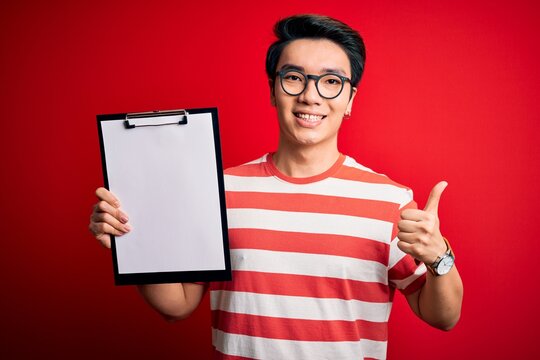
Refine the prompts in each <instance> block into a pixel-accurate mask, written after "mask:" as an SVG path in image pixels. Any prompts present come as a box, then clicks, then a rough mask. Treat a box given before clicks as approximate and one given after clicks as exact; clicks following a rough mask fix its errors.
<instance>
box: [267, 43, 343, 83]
mask: <svg viewBox="0 0 540 360" xmlns="http://www.w3.org/2000/svg"><path fill="white" fill-rule="evenodd" d="M285 65H294V66H297V67H300V68H303V69H304V71H305V72H307V73H310V74H313V73H323V72H326V71H328V70H333V71H334V70H338V71H339V72H342V73H343V75H346V76H350V75H351V64H350V61H349V58H348V57H347V54H346V53H345V51H344V50H343V49H342V48H341V46H339V45H338V44H336V43H335V42H333V41H331V40H327V39H298V40H293V41H291V42H290V43H289V44H287V46H285V48H284V49H283V51H282V53H281V56H280V57H279V61H278V64H277V70H280V69H281V68H282V67H283V66H285Z"/></svg>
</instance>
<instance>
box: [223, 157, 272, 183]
mask: <svg viewBox="0 0 540 360" xmlns="http://www.w3.org/2000/svg"><path fill="white" fill-rule="evenodd" d="M267 158H268V154H264V155H263V156H261V157H259V158H257V159H255V160H252V161H250V162H247V163H244V164H242V165H238V166H233V167H230V168H227V169H225V171H224V173H225V176H226V177H227V176H261V175H262V174H263V173H264V171H265V165H266V162H267Z"/></svg>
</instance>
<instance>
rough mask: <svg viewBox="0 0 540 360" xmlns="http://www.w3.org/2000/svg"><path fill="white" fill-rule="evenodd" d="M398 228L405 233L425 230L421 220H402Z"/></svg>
mask: <svg viewBox="0 0 540 360" xmlns="http://www.w3.org/2000/svg"><path fill="white" fill-rule="evenodd" d="M398 229H399V231H400V232H403V233H415V232H420V231H422V230H423V228H422V226H421V225H420V222H418V221H412V220H401V221H399V222H398Z"/></svg>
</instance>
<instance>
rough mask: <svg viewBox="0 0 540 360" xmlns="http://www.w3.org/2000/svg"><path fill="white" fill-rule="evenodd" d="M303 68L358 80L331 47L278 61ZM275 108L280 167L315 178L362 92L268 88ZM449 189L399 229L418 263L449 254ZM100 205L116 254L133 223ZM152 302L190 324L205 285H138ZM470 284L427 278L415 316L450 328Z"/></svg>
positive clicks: (114, 206) (311, 86) (96, 224)
mask: <svg viewBox="0 0 540 360" xmlns="http://www.w3.org/2000/svg"><path fill="white" fill-rule="evenodd" d="M287 67H294V68H298V69H301V70H302V71H303V72H304V73H306V74H313V75H321V74H323V73H326V72H329V71H330V70H331V71H332V72H338V73H341V74H342V75H343V76H346V77H348V78H350V77H351V67H350V62H349V59H348V57H347V55H346V53H345V52H344V51H343V49H342V48H341V47H340V46H339V45H337V44H335V43H334V42H332V41H329V40H316V39H300V40H295V41H292V42H291V43H290V44H288V45H287V46H286V47H285V48H284V50H283V52H282V54H281V57H280V59H279V62H278V64H277V69H278V70H281V69H283V68H287ZM269 84H270V90H271V97H270V101H271V103H272V105H273V106H274V107H275V108H276V111H277V116H278V121H279V128H280V133H279V145H278V150H277V151H276V153H275V155H274V161H275V164H276V166H277V167H278V169H279V170H280V171H282V172H283V173H284V174H286V175H288V176H293V177H309V176H314V175H318V174H320V173H322V172H324V171H326V170H327V169H328V168H330V167H331V166H332V165H333V164H334V163H335V161H336V160H337V158H338V157H339V151H338V147H337V138H338V131H339V128H340V126H341V123H342V121H343V117H344V115H345V114H349V115H350V113H351V109H352V104H353V101H354V97H355V95H356V88H351V85H350V83H346V84H345V88H344V90H343V92H342V93H341V94H340V95H339V96H338V97H337V98H335V99H324V98H322V97H321V96H320V95H319V94H318V92H317V89H316V87H315V82H314V81H311V80H310V81H308V86H307V88H306V90H305V91H304V92H303V93H302V94H300V95H298V96H291V95H288V94H286V93H285V92H284V91H283V90H282V89H281V86H280V84H279V81H276V82H274V81H273V80H270V81H269ZM299 114H310V115H322V116H323V117H322V118H321V119H317V120H314V121H306V120H305V119H302V116H300V115H299ZM446 186H447V183H446V182H440V183H438V184H437V185H435V187H434V188H433V190H432V192H431V194H430V196H429V199H428V200H427V203H426V206H425V208H424V209H423V210H412V209H407V210H404V211H402V213H401V221H400V222H399V223H398V228H399V230H400V231H399V233H398V239H399V242H398V247H399V248H400V249H401V250H402V251H404V252H405V253H407V254H410V255H411V256H413V257H414V258H416V259H417V260H419V261H422V262H424V263H426V264H431V263H433V262H434V261H435V260H436V259H437V256H439V255H441V254H443V253H444V252H445V251H446V244H445V242H444V240H443V236H442V234H441V231H440V222H439V218H438V205H439V200H440V197H441V194H442V192H443V191H444V189H445V188H446ZM96 195H97V197H98V198H99V200H100V201H99V202H98V203H97V204H96V206H95V207H94V211H93V213H92V216H91V219H90V226H89V227H90V231H91V232H92V233H93V234H94V236H95V237H96V239H97V240H98V241H99V242H100V243H101V244H102V245H104V246H105V247H110V234H113V235H115V236H122V235H123V234H125V233H127V232H129V231H130V225H129V218H128V216H127V214H126V213H125V212H124V210H123V209H122V208H121V205H120V202H119V200H118V199H117V198H116V197H115V196H114V195H113V194H112V193H111V192H109V191H108V190H106V189H104V188H99V189H97V191H96ZM138 288H139V291H140V293H141V294H142V296H143V297H144V298H145V300H146V301H147V302H148V303H149V304H150V305H151V306H152V307H153V308H154V309H156V310H157V311H158V312H159V313H161V314H162V315H163V316H164V317H165V318H166V319H168V320H177V319H183V318H186V317H187V316H189V315H190V314H191V313H192V311H193V310H195V308H196V307H197V306H198V304H199V303H200V300H201V298H202V296H203V294H204V286H202V285H198V284H191V283H189V284H188V283H185V284H159V285H144V286H139V287H138ZM462 299H463V284H462V282H461V278H460V276H459V273H458V271H457V268H456V266H454V267H453V268H452V270H451V271H450V272H449V273H448V274H446V275H444V276H438V277H436V276H433V275H431V273H429V272H428V274H427V280H426V283H425V284H424V286H423V287H422V288H421V289H420V290H418V291H416V292H415V293H413V294H410V295H408V296H407V301H408V303H409V305H410V307H411V309H412V310H413V312H414V313H415V314H417V315H418V316H419V317H420V318H421V319H423V320H424V321H426V322H427V323H428V324H430V325H432V326H434V327H437V328H439V329H443V330H449V329H451V328H452V327H453V326H454V325H455V324H456V323H457V321H458V319H459V317H460V314H461V303H462Z"/></svg>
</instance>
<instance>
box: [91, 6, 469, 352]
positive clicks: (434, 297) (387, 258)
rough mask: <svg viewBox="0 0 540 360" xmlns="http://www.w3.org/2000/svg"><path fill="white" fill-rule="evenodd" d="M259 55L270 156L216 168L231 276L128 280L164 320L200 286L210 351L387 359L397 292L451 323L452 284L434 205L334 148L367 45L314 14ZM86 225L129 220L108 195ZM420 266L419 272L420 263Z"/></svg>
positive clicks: (195, 300)
mask: <svg viewBox="0 0 540 360" xmlns="http://www.w3.org/2000/svg"><path fill="white" fill-rule="evenodd" d="M275 34H276V36H277V37H278V40H277V41H276V42H275V43H274V44H272V46H271V47H270V49H269V51H268V54H267V63H266V68H267V74H268V77H269V84H270V91H271V102H272V105H273V106H275V107H276V110H277V115H278V121H279V128H280V133H279V145H278V149H277V151H276V152H275V153H269V154H266V155H264V156H263V157H261V158H260V159H258V160H255V161H253V162H250V163H248V164H244V165H242V166H239V167H235V168H232V169H228V170H226V172H225V182H226V191H227V208H228V212H227V216H228V222H229V240H230V248H231V261H232V269H233V280H232V281H230V282H222V283H211V284H208V285H202V284H193V283H184V284H159V285H145V286H139V290H140V292H141V294H142V295H143V297H144V298H145V299H146V300H147V301H148V303H149V304H150V305H151V306H153V307H154V308H155V309H156V310H157V311H158V312H160V313H161V314H162V315H163V316H165V317H166V318H167V319H171V320H175V319H183V318H185V317H187V316H189V314H190V313H191V312H192V311H193V310H194V309H195V308H196V307H197V306H198V304H199V302H200V300H201V298H202V296H203V294H204V291H205V289H206V288H209V290H210V299H211V309H212V313H213V316H212V319H213V320H212V322H213V323H212V328H213V344H214V347H215V353H216V358H222V359H232V358H235V359H237V358H257V359H358V358H385V357H386V341H387V321H388V317H389V314H390V309H391V305H392V299H393V295H394V291H395V289H399V290H400V291H401V292H403V293H404V294H405V296H406V298H407V301H408V303H409V305H410V307H411V309H412V310H413V311H414V312H415V313H416V314H417V315H418V316H419V317H420V318H421V319H423V320H424V321H426V322H427V323H429V324H431V325H433V326H435V327H438V328H440V329H445V330H448V329H451V328H452V327H453V326H454V325H455V324H456V322H457V321H458V319H459V316H460V312H461V302H462V294H463V286H462V283H461V279H460V276H459V274H458V272H457V269H456V267H455V266H453V253H452V252H451V249H450V247H449V244H448V242H447V240H446V239H445V238H443V236H442V235H441V233H440V230H439V220H438V217H437V206H438V202H439V198H440V196H441V193H442V192H443V190H444V188H445V187H446V183H445V182H441V183H439V184H437V185H436V186H435V187H434V188H433V190H432V193H431V195H430V198H429V199H428V202H427V205H426V208H425V209H424V210H418V209H417V208H416V203H415V202H414V201H413V200H412V192H411V191H410V190H409V189H408V188H406V187H404V186H402V185H399V184H396V183H394V182H393V181H391V180H390V179H388V178H387V177H386V176H384V175H380V174H377V173H375V172H373V171H372V170H370V169H368V168H366V167H364V166H362V165H360V164H358V163H357V162H356V161H355V160H353V159H352V158H350V157H348V156H345V155H343V154H341V153H340V152H339V151H338V147H337V136H338V130H339V127H340V125H341V122H342V121H343V118H344V117H349V116H350V114H351V109H352V104H353V101H354V97H355V95H356V86H357V84H358V82H359V80H360V77H361V75H362V71H363V68H364V61H365V50H364V45H363V41H362V39H361V37H360V36H359V34H358V33H357V32H356V31H354V30H353V29H351V28H350V27H348V26H347V25H345V24H343V23H341V22H339V21H337V20H334V19H331V18H328V17H323V16H316V15H299V16H293V17H290V18H286V19H284V20H281V21H279V22H278V23H277V24H276V27H275ZM96 194H97V196H98V197H99V199H100V200H101V201H100V202H99V203H98V204H97V205H96V207H95V210H94V212H93V214H92V217H91V223H90V229H91V231H92V232H93V233H94V235H95V236H96V238H97V239H98V240H99V241H100V242H102V243H103V244H104V245H106V246H110V234H113V235H116V236H121V235H122V234H124V233H126V232H128V231H129V230H130V225H129V224H128V218H127V215H126V214H125V213H124V212H123V211H122V210H121V209H120V204H119V201H118V200H117V199H116V198H115V197H114V195H113V194H111V193H110V192H108V191H107V190H105V189H103V188H100V189H98V190H97V191H96ZM426 269H428V270H429V271H426Z"/></svg>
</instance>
